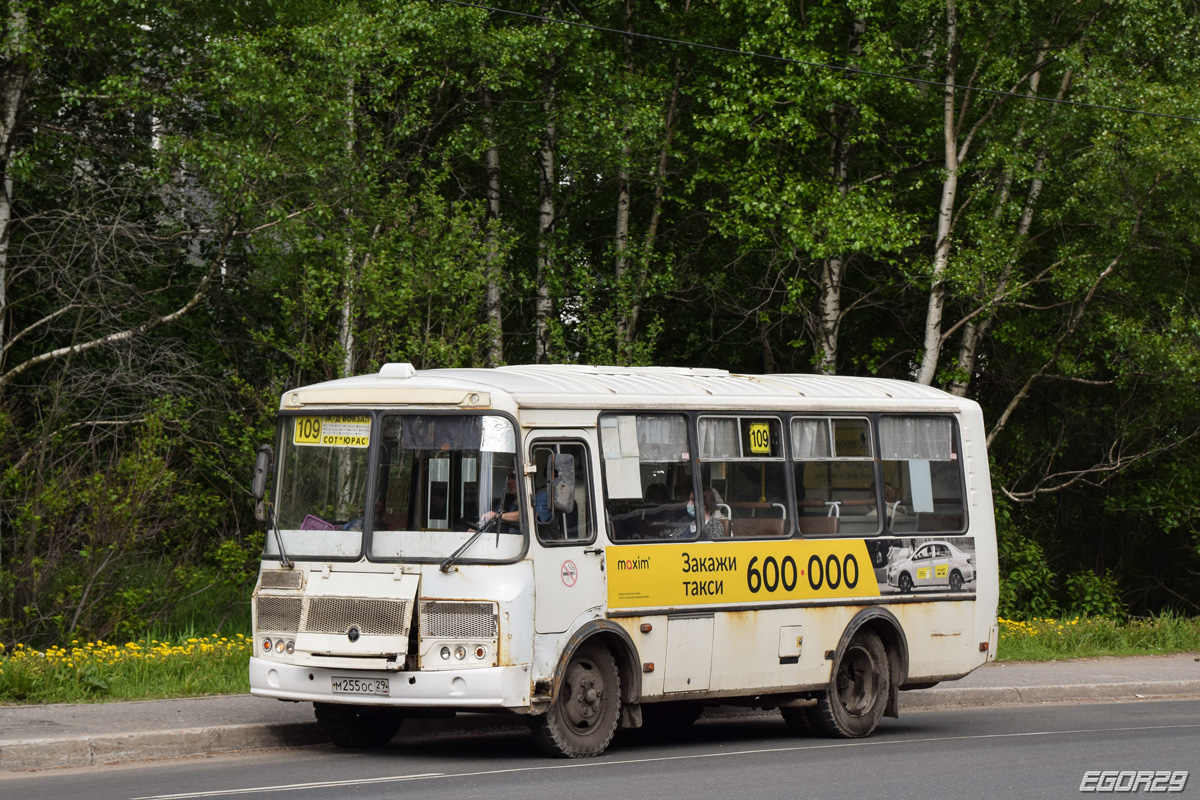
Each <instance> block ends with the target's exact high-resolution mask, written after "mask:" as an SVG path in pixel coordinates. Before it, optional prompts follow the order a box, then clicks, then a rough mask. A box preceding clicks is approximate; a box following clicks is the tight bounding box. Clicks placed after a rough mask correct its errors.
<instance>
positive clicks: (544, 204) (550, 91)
mask: <svg viewBox="0 0 1200 800" xmlns="http://www.w3.org/2000/svg"><path fill="white" fill-rule="evenodd" d="M554 61H555V59H553V58H551V60H550V68H549V69H547V70H546V75H545V81H544V84H543V87H542V111H543V113H544V114H545V115H546V125H545V127H544V128H543V129H542V144H541V147H540V148H539V149H538V229H537V301H536V315H537V319H536V323H535V329H534V345H533V356H534V359H533V360H534V363H537V364H545V363H546V362H547V361H548V360H549V357H550V317H551V316H552V315H553V313H554V300H553V298H552V297H551V296H550V276H551V274H552V273H553V271H554V260H555V256H554V242H553V235H554V188H555V175H554V139H555V125H554V113H555V105H554Z"/></svg>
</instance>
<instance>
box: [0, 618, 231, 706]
mask: <svg viewBox="0 0 1200 800" xmlns="http://www.w3.org/2000/svg"><path fill="white" fill-rule="evenodd" d="M251 649H252V646H251V642H250V639H249V637H247V636H244V635H242V634H237V635H235V636H232V637H225V636H204V637H199V638H197V637H194V636H193V637H188V638H185V639H181V640H179V641H178V642H175V643H172V642H163V641H159V640H157V639H146V640H144V641H141V642H127V643H125V644H123V645H115V644H110V643H108V642H103V641H97V642H87V643H79V642H72V643H71V644H70V645H68V646H66V647H51V648H49V649H47V650H34V649H32V648H27V647H23V646H21V645H17V646H16V647H15V648H14V649H13V650H12V651H10V652H7V651H4V650H2V649H0V703H87V702H97V701H104V700H153V699H157V698H164V697H195V696H199V695H206V694H230V693H236V692H248V691H249V690H250V684H249V678H248V676H247V672H246V669H247V663H248V661H249V658H250V651H251Z"/></svg>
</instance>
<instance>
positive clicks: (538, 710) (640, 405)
mask: <svg viewBox="0 0 1200 800" xmlns="http://www.w3.org/2000/svg"><path fill="white" fill-rule="evenodd" d="M268 484H270V486H269V489H270V491H268ZM254 494H255V496H256V498H257V499H258V500H259V516H260V518H261V519H264V520H266V521H268V533H267V544H266V548H265V551H264V554H263V560H262V570H261V575H260V578H259V581H258V584H257V586H256V587H255V590H254V599H253V625H254V641H255V649H256V652H255V655H254V656H253V657H252V658H251V660H250V685H251V691H252V692H253V693H254V694H255V695H259V696H264V697H276V698H279V699H281V700H293V701H294V700H299V701H311V702H312V703H314V704H315V711H316V716H317V720H318V722H319V724H320V726H321V728H322V729H323V730H324V731H325V733H326V734H328V736H329V737H330V738H331V740H332V741H333V742H335V743H336V744H338V745H341V746H346V747H370V746H378V745H382V744H385V743H386V742H387V741H389V740H390V739H391V737H392V736H393V735H394V734H395V733H396V731H397V729H398V727H399V725H400V724H401V722H402V720H403V719H404V718H405V717H410V718H411V717H417V716H429V715H442V714H452V713H454V712H459V711H487V710H495V711H507V712H512V713H516V714H522V715H526V716H527V717H528V718H529V721H530V723H531V727H532V730H533V733H534V737H535V739H536V741H537V743H538V745H539V746H540V747H541V748H542V749H543V750H545V751H547V752H548V753H551V754H554V755H560V756H569V757H578V756H594V755H597V754H599V753H601V752H603V751H604V749H605V748H606V747H607V746H608V744H609V742H610V740H611V739H612V736H613V734H614V732H615V731H616V730H617V728H618V727H627V728H628V727H639V726H641V725H643V724H645V725H656V726H667V725H686V724H689V723H690V722H692V721H694V720H695V719H696V717H697V716H698V715H699V713H700V712H701V710H702V708H703V707H704V706H705V705H718V704H725V705H739V704H740V705H746V706H752V707H759V708H778V709H779V710H780V711H781V713H782V715H783V717H784V719H785V720H787V722H788V724H789V725H790V726H792V727H793V728H794V729H796V730H798V731H799V730H804V731H815V732H816V733H819V734H823V735H826V736H831V737H842V738H847V737H861V736H866V735H868V734H870V733H871V732H872V731H874V730H875V728H876V726H877V725H878V724H879V722H880V719H881V717H883V716H892V717H894V716H897V714H898V709H899V702H898V693H899V692H900V691H901V690H904V689H913V688H919V687H926V686H930V685H932V684H934V683H936V682H938V681H944V680H950V679H954V678H959V677H962V676H963V675H966V674H967V673H969V672H970V671H971V670H973V669H975V668H976V667H978V666H980V665H981V664H983V663H985V662H986V661H988V660H990V659H993V658H994V657H995V652H996V636H997V629H996V602H997V564H996V535H995V524H994V520H993V513H992V499H991V486H990V480H989V476H988V459H987V454H986V452H985V449H984V427H983V418H982V415H981V413H980V410H979V407H978V405H976V404H975V403H973V402H971V401H969V400H964V399H961V398H958V397H953V396H951V395H949V394H946V393H944V392H941V391H938V390H936V389H932V388H929V387H926V386H922V385H916V384H911V383H904V382H900V381H889V380H875V379H863V378H846V377H827V376H817V375H761V376H755V375H738V374H731V373H729V372H725V371H722V370H711V369H673V368H622V367H592V366H562V365H559V366H517V367H503V368H499V369H444V370H425V371H418V370H415V369H413V367H412V365H410V364H388V365H386V366H384V367H383V369H381V370H380V371H379V373H378V374H374V375H366V376H361V377H355V378H347V379H343V380H336V381H330V382H327V383H321V384H316V385H313V386H306V387H303V388H298V389H293V390H291V391H288V392H286V393H284V395H283V397H282V402H281V405H280V411H279V429H278V438H277V439H276V442H275V445H274V448H273V449H272V448H271V447H268V446H265V445H264V447H263V448H261V449H260V451H259V460H258V464H257V468H256V475H255V485H254Z"/></svg>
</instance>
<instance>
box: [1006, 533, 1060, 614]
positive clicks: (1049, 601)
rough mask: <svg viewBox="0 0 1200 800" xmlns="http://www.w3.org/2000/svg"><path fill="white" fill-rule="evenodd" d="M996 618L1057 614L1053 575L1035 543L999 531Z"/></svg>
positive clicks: (1040, 549) (1020, 536)
mask: <svg viewBox="0 0 1200 800" xmlns="http://www.w3.org/2000/svg"><path fill="white" fill-rule="evenodd" d="M999 537H1000V541H999V545H1000V576H1001V578H1000V604H999V614H1000V616H1002V617H1006V618H1009V619H1026V618H1030V617H1045V616H1050V615H1053V614H1055V613H1057V611H1058V604H1057V603H1056V602H1055V600H1054V578H1055V575H1054V572H1053V571H1052V570H1051V569H1050V566H1049V564H1047V563H1046V557H1045V554H1044V553H1043V551H1042V547H1041V545H1039V544H1038V543H1037V542H1035V541H1033V540H1031V539H1029V538H1027V537H1025V536H1022V535H1021V534H1019V533H1017V532H1015V531H1012V530H1005V529H1003V528H1002V529H1001V531H1000V533H999Z"/></svg>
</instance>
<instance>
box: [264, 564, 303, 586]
mask: <svg viewBox="0 0 1200 800" xmlns="http://www.w3.org/2000/svg"><path fill="white" fill-rule="evenodd" d="M303 580H304V576H303V575H302V574H301V573H300V571H299V570H295V569H290V570H282V569H277V570H273V571H271V572H264V573H263V574H262V588H264V589H299V588H300V584H301V583H302V582H303Z"/></svg>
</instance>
